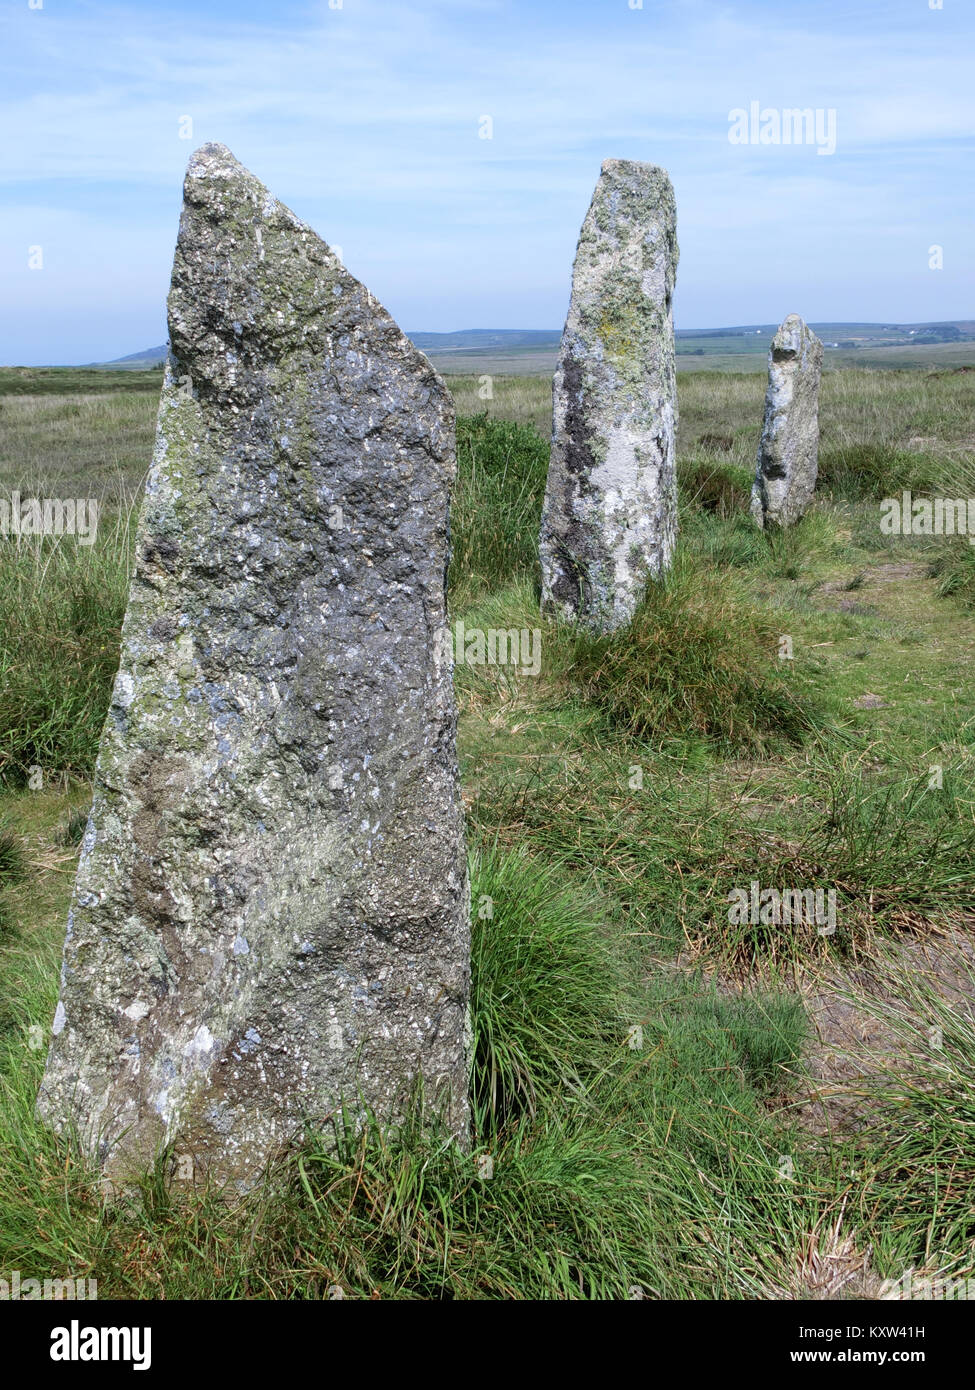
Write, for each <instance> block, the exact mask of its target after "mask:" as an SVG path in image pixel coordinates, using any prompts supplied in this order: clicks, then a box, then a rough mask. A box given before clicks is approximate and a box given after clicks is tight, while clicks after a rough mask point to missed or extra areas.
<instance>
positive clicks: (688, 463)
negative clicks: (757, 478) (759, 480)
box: [677, 459, 754, 517]
mask: <svg viewBox="0 0 975 1390" xmlns="http://www.w3.org/2000/svg"><path fill="white" fill-rule="evenodd" d="M753 475H754V469H753V470H751V472H749V470H748V469H747V468H742V467H741V466H739V465H737V464H733V463H724V462H722V463H716V462H715V461H714V460H713V459H686V460H685V459H681V460H680V461H679V462H678V466H677V488H678V496H679V498H680V500H681V501H682V502H683V503H684V504H685V505H687V506H691V507H699V508H700V509H701V511H704V512H712V513H714V514H716V515H717V516H720V517H730V516H734V515H736V514H741V513H744V514H746V515H747V514H748V509H749V506H750V504H751V489H752V477H753Z"/></svg>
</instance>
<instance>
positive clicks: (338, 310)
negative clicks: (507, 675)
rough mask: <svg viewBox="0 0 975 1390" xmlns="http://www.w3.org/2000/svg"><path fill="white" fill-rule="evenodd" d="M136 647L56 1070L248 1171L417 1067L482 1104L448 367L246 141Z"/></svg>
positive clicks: (197, 204)
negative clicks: (458, 696) (367, 283)
mask: <svg viewBox="0 0 975 1390" xmlns="http://www.w3.org/2000/svg"><path fill="white" fill-rule="evenodd" d="M184 195H185V196H184V208H183V215H182V220H181V222H180V230H179V239H178V243H177V248H176V256H175V264H174V269H173V280H172V289H171V292H170V298H169V323H170V334H171V357H170V362H169V366H168V369H167V375H166V381H165V385H164V388H163V393H162V399H161V402H160V406H159V420H158V428H157V436H156V447H155V453H154V456H153V461H152V468H151V472H150V476H149V482H148V487H147V491H146V497H145V502H144V506H143V511H142V517H141V522H140V527H139V534H138V541H137V563H136V569H135V575H134V578H133V581H132V589H131V594H130V599H129V607H128V611H127V614H126V618H125V624H124V629H123V634H122V655H121V666H120V669H119V673H118V677H117V680H116V682H115V688H114V693H113V697H112V704H111V710H110V714H109V718H108V721H107V723H106V727H105V731H104V735H103V738H102V744H101V748H100V752H99V758H98V766H97V772H96V779H95V795H94V805H93V809H92V814H91V818H90V820H89V823H88V829H87V833H86V835H85V838H84V844H83V848H82V854H81V862H80V866H79V870H78V878H77V885H76V889H75V895H74V901H73V904H72V908H71V913H70V917H69V924H68V935H67V942H66V945H65V953H64V967H63V972H62V987H61V998H60V1002H59V1004H58V1008H57V1015H56V1018H55V1021H54V1038H53V1042H52V1046H51V1051H50V1055H49V1058H48V1063H47V1070H46V1073H45V1076H44V1081H43V1086H42V1090H41V1094H40V1098H39V1102H38V1105H39V1111H40V1113H41V1114H42V1116H44V1117H46V1119H47V1120H48V1121H49V1122H50V1123H52V1124H53V1125H54V1126H55V1127H58V1128H63V1127H64V1126H66V1125H68V1124H75V1125H77V1126H78V1128H79V1130H80V1132H81V1134H82V1136H83V1138H84V1139H85V1141H86V1142H87V1144H88V1145H89V1147H90V1148H91V1149H92V1150H93V1151H96V1152H97V1154H98V1156H99V1158H100V1160H101V1163H102V1165H103V1168H104V1171H105V1174H106V1176H107V1177H108V1178H109V1179H115V1178H120V1179H121V1178H124V1177H125V1176H126V1175H127V1174H128V1173H129V1172H130V1170H132V1169H133V1168H135V1167H137V1166H138V1165H139V1164H140V1163H143V1162H145V1161H146V1160H147V1159H151V1158H152V1156H153V1155H154V1154H155V1153H156V1152H157V1151H158V1149H159V1148H160V1146H162V1145H164V1144H167V1145H171V1146H172V1152H173V1157H174V1168H175V1172H176V1176H177V1177H181V1178H189V1177H191V1176H193V1177H195V1178H197V1179H199V1178H200V1177H202V1175H203V1174H204V1173H206V1174H209V1175H210V1176H211V1177H215V1178H216V1179H218V1180H220V1181H224V1180H226V1181H228V1182H229V1183H231V1184H232V1185H234V1186H236V1187H238V1188H246V1187H248V1186H249V1185H251V1184H252V1183H253V1182H254V1181H255V1180H256V1178H257V1177H258V1176H259V1174H260V1171H261V1168H262V1165H263V1163H264V1162H265V1160H266V1159H268V1158H269V1157H270V1156H271V1155H273V1154H274V1153H275V1151H276V1150H278V1148H279V1146H281V1145H284V1144H286V1143H287V1141H289V1140H290V1139H291V1138H292V1137H293V1136H295V1135H296V1134H297V1133H298V1132H299V1131H300V1129H301V1127H302V1125H303V1123H304V1122H307V1123H309V1124H311V1125H313V1126H321V1125H322V1124H323V1123H325V1122H327V1118H328V1117H329V1116H330V1115H332V1114H333V1113H334V1112H335V1109H336V1107H337V1106H338V1104H339V1103H340V1101H343V1100H344V1101H345V1102H347V1103H348V1104H349V1106H350V1108H351V1110H352V1112H354V1113H355V1112H358V1111H359V1110H360V1102H363V1103H366V1104H368V1105H370V1106H372V1107H374V1108H375V1109H376V1110H377V1112H378V1113H379V1114H380V1115H381V1116H383V1117H387V1116H388V1117H396V1116H398V1115H400V1114H401V1113H402V1112H403V1109H404V1106H405V1104H406V1100H407V1093H408V1091H409V1088H410V1086H411V1084H412V1083H413V1081H414V1079H415V1078H422V1081H423V1083H424V1089H425V1094H426V1098H427V1101H428V1103H432V1102H433V1101H434V1100H436V1101H438V1102H440V1103H441V1105H442V1107H443V1108H444V1111H445V1114H446V1117H447V1120H448V1122H449V1124H450V1126H451V1127H452V1129H453V1131H454V1132H455V1133H456V1135H457V1136H458V1137H459V1138H460V1139H461V1140H462V1141H463V1140H464V1138H465V1137H466V1133H467V1126H468V1110H467V1060H468V1059H467V1050H468V1031H469V1030H468V1022H467V1002H468V971H469V941H468V933H469V902H468V887H467V875H466V861H465V855H464V845H463V825H462V810H461V805H460V801H459V794H458V778H457V763H456V755H455V710H454V704H453V694H452V686H451V671H450V667H449V662H448V660H447V659H446V658H445V656H444V644H443V641H442V631H443V629H444V627H445V624H446V611H445V575H446V566H447V560H448V525H447V513H448V490H449V485H450V481H451V478H452V477H453V474H454V418H453V408H452V405H451V399H450V395H449V393H448V391H447V389H446V387H445V386H444V383H443V382H442V381H441V379H440V378H439V376H438V375H437V374H436V372H435V371H434V370H433V368H432V367H431V366H430V364H429V363H428V362H427V360H426V358H425V357H423V356H422V355H421V354H419V353H418V352H416V351H415V349H414V348H413V347H412V345H411V344H410V343H409V341H408V340H407V339H406V338H405V337H404V335H403V334H402V333H401V332H400V330H399V328H398V327H397V326H396V324H395V323H394V322H393V320H392V319H391V318H390V317H389V315H388V314H387V313H386V312H385V310H384V309H383V308H382V307H381V306H380V305H379V304H378V303H377V302H376V300H375V299H373V297H372V295H371V294H369V292H368V291H367V290H366V289H365V288H364V287H363V286H362V285H361V284H359V283H358V281H356V280H354V279H353V278H352V276H351V275H349V274H348V272H347V271H346V270H345V269H344V268H343V266H342V264H341V263H340V261H339V260H338V258H337V257H336V256H335V255H334V254H333V253H332V252H331V251H330V250H329V248H328V247H327V246H326V245H325V243H324V242H322V241H321V240H320V239H319V238H318V237H317V236H316V235H315V233H314V232H312V231H311V230H310V229H309V228H308V227H306V226H305V225H304V224H303V223H302V222H300V221H299V220H298V218H297V217H295V216H294V214H293V213H292V212H290V211H289V210H288V209H287V208H286V207H284V206H282V204H280V203H279V202H277V201H276V200H275V199H274V198H273V197H272V196H271V195H270V194H269V193H268V191H267V190H266V189H265V188H264V186H263V185H262V184H261V183H260V182H259V181H258V180H257V179H256V178H255V177H254V176H253V175H251V174H250V173H249V172H248V171H247V170H246V169H244V168H243V167H242V166H241V165H240V164H238V163H237V161H236V160H235V159H234V158H233V156H232V155H231V154H230V152H229V151H228V150H226V149H225V148H224V147H223V146H221V145H206V146H204V147H203V148H202V149H201V150H199V151H198V152H197V153H196V154H195V155H194V156H193V158H192V159H191V161H190V164H189V169H188V172H187V176H186V183H185V190H184Z"/></svg>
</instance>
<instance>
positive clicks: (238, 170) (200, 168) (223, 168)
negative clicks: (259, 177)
mask: <svg viewBox="0 0 975 1390" xmlns="http://www.w3.org/2000/svg"><path fill="white" fill-rule="evenodd" d="M186 173H187V177H188V178H195V179H199V178H213V177H215V176H217V175H221V174H222V175H224V176H226V175H227V174H245V173H247V170H246V169H245V168H244V166H243V164H241V162H240V160H239V159H236V158H235V157H234V154H233V152H232V151H231V150H228V148H227V146H226V145H221V144H218V143H217V142H215V141H209V142H208V143H207V144H205V145H201V146H200V148H199V149H198V150H194V151H193V153H192V154H191V155H190V161H189V164H188V165H187V168H186Z"/></svg>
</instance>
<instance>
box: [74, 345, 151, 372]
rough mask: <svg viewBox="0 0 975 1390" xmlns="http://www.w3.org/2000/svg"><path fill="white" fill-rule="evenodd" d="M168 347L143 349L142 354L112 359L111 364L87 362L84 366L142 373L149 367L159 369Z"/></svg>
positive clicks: (134, 353) (136, 353) (131, 353)
mask: <svg viewBox="0 0 975 1390" xmlns="http://www.w3.org/2000/svg"><path fill="white" fill-rule="evenodd" d="M168 352H169V346H168V344H166V343H163V344H162V345H161V346H160V347H154V348H145V349H144V351H142V352H130V353H129V355H128V357H114V358H113V359H112V361H111V362H89V363H87V364H86V365H87V366H89V367H93V368H95V369H96V370H102V369H104V370H105V371H109V370H111V371H113V372H144V371H146V370H147V369H148V368H150V367H161V366H162V364H163V363H164V362H165V360H166V354H167V353H168Z"/></svg>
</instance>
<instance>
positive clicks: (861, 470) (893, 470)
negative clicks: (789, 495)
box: [816, 443, 940, 500]
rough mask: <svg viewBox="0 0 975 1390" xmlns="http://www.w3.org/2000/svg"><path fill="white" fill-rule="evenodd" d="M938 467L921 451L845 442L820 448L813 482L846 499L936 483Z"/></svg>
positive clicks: (889, 494)
mask: <svg viewBox="0 0 975 1390" xmlns="http://www.w3.org/2000/svg"><path fill="white" fill-rule="evenodd" d="M939 477H940V467H939V465H938V463H937V461H936V460H935V459H933V458H932V457H931V456H930V455H928V454H924V453H911V452H907V451H905V450H900V449H897V448H895V447H894V446H893V445H892V444H866V443H859V444H844V445H840V446H836V447H833V448H826V449H823V450H821V451H820V455H819V475H818V478H817V483H816V486H817V488H818V489H819V491H820V492H829V493H832V494H833V496H834V497H843V498H847V499H849V500H856V499H859V498H882V497H896V496H898V495H899V494H900V492H901V491H902V490H903V489H904V488H908V489H910V490H912V491H918V492H920V491H924V490H925V489H927V488H931V487H933V486H935V485H936V483H937V482H938V479H939Z"/></svg>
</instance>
